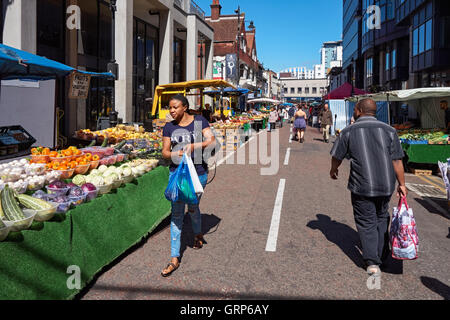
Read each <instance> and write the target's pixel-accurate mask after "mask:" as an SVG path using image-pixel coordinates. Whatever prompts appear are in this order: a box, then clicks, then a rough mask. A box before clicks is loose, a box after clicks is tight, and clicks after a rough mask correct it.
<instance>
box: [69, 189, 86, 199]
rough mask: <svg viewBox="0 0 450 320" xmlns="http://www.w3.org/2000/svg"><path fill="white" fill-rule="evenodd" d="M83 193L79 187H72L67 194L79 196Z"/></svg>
mask: <svg viewBox="0 0 450 320" xmlns="http://www.w3.org/2000/svg"><path fill="white" fill-rule="evenodd" d="M82 195H83V190H82V189H81V188H80V187H73V188H71V189H70V191H69V196H71V197H81V196H82Z"/></svg>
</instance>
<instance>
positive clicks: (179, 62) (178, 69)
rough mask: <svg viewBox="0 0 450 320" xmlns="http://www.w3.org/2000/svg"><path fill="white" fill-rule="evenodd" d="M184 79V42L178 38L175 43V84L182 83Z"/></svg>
mask: <svg viewBox="0 0 450 320" xmlns="http://www.w3.org/2000/svg"><path fill="white" fill-rule="evenodd" d="M182 81H184V77H183V40H181V39H179V38H176V37H175V40H174V42H173V82H182Z"/></svg>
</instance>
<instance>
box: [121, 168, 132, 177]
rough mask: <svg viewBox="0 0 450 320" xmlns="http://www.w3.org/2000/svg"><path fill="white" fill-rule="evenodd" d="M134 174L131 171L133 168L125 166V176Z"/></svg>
mask: <svg viewBox="0 0 450 320" xmlns="http://www.w3.org/2000/svg"><path fill="white" fill-rule="evenodd" d="M132 174H133V172H132V171H131V168H125V169H123V175H124V176H125V177H129V176H131V175H132Z"/></svg>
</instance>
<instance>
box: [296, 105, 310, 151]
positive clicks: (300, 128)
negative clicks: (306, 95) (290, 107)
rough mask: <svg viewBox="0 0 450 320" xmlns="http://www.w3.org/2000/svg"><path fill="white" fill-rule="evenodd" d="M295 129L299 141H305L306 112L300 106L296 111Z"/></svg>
mask: <svg viewBox="0 0 450 320" xmlns="http://www.w3.org/2000/svg"><path fill="white" fill-rule="evenodd" d="M294 117H295V121H294V129H295V131H296V134H297V137H298V141H300V143H303V142H305V131H306V118H307V117H306V113H305V112H304V111H303V110H302V107H301V106H299V107H298V111H297V112H296V113H295V116H294Z"/></svg>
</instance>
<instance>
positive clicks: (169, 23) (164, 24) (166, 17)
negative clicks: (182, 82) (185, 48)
mask: <svg viewBox="0 0 450 320" xmlns="http://www.w3.org/2000/svg"><path fill="white" fill-rule="evenodd" d="M173 29H174V26H173V17H172V13H171V12H170V11H164V12H161V29H160V47H161V54H160V60H159V61H160V63H159V84H160V85H163V84H168V83H172V82H173V41H174V30H173Z"/></svg>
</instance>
